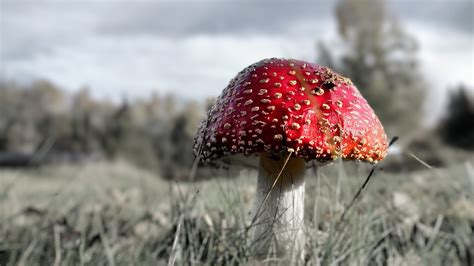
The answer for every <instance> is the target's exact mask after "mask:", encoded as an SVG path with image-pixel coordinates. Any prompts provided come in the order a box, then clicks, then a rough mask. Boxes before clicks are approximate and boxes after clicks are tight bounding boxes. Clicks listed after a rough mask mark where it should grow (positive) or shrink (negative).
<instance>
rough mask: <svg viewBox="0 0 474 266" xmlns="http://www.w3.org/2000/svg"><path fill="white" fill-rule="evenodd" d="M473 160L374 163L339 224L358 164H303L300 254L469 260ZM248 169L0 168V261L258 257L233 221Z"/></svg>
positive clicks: (360, 174) (251, 180)
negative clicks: (407, 165)
mask: <svg viewBox="0 0 474 266" xmlns="http://www.w3.org/2000/svg"><path fill="white" fill-rule="evenodd" d="M473 165H474V162H473V161H471V162H466V163H465V164H460V165H457V166H453V167H451V168H449V169H426V170H422V171H417V172H412V173H406V174H390V173H385V172H383V171H380V170H379V171H377V172H376V173H375V176H374V177H373V179H372V180H371V182H370V184H369V185H368V187H367V189H366V190H364V192H363V193H362V197H361V198H360V199H359V200H358V202H356V204H355V205H354V206H353V207H352V208H351V209H350V210H349V212H348V213H347V215H346V219H345V220H344V221H342V222H341V223H340V225H339V226H336V224H337V222H338V221H339V218H340V216H341V214H342V212H343V210H344V208H345V206H347V204H348V203H349V202H350V201H351V198H352V196H353V195H354V193H355V192H356V191H357V189H358V187H359V186H360V185H361V184H362V182H363V181H364V179H365V177H366V175H367V174H368V172H369V171H370V169H369V167H367V166H365V165H360V164H359V165H355V164H351V163H344V164H342V163H340V162H336V163H334V164H332V165H330V166H327V167H324V168H321V169H322V170H321V171H319V174H318V176H317V177H316V176H315V174H314V173H313V172H312V171H308V173H307V175H308V176H307V178H306V180H307V181H306V182H307V183H306V187H307V191H306V206H305V208H306V210H305V211H306V213H305V215H306V217H305V219H306V229H305V230H306V233H307V243H306V246H307V248H306V251H307V252H306V253H307V254H306V263H308V264H310V265H318V264H320V265H340V264H342V265H347V264H349V265H472V264H473V263H474V242H473V241H474V232H473V230H474V172H473V169H472V168H473ZM255 177H256V174H255V173H253V172H250V171H244V172H242V173H241V175H240V176H239V177H237V178H232V179H231V178H216V179H211V180H207V181H199V182H194V183H173V182H167V181H164V180H162V179H159V178H157V177H156V176H155V175H154V174H153V173H149V172H146V171H143V170H140V169H137V168H135V167H133V166H130V165H129V164H127V163H124V162H115V163H105V162H99V163H91V164H86V165H75V166H67V165H64V166H53V167H45V168H39V169H32V170H0V265H157V264H158V265H166V264H168V263H171V264H176V265H203V264H204V265H207V264H226V265H235V264H258V263H257V262H256V261H253V260H252V259H251V258H250V257H249V254H250V251H251V249H252V243H250V241H249V237H248V235H247V233H246V230H245V228H246V226H247V225H248V223H249V220H250V216H249V210H250V208H251V204H252V198H253V193H254V189H255V184H256V178H255ZM266 262H268V263H272V264H280V265H286V263H287V262H285V261H284V259H276V258H268V260H267V261H266Z"/></svg>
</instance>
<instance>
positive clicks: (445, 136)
mask: <svg viewBox="0 0 474 266" xmlns="http://www.w3.org/2000/svg"><path fill="white" fill-rule="evenodd" d="M447 110H448V112H447V114H446V116H445V117H444V118H443V119H442V120H441V122H440V125H439V127H438V130H439V133H440V135H441V138H442V140H443V141H444V142H445V143H447V144H449V145H451V146H454V147H458V148H462V149H466V150H474V122H473V121H474V94H472V93H471V94H470V93H469V90H468V89H467V88H466V87H465V86H463V85H460V86H459V87H458V88H456V89H454V90H452V91H451V93H450V97H449V102H448V108H447Z"/></svg>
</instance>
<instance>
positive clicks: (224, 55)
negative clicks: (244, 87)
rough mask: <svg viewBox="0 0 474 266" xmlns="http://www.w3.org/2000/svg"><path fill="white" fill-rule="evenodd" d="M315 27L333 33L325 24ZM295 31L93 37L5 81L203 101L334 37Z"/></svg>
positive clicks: (308, 55) (38, 59) (309, 54)
mask: <svg viewBox="0 0 474 266" xmlns="http://www.w3.org/2000/svg"><path fill="white" fill-rule="evenodd" d="M319 23H320V24H321V25H323V24H324V25H325V28H326V29H328V28H330V27H331V25H330V22H329V21H326V22H319ZM294 26H295V27H294V29H293V30H291V31H289V32H288V33H286V34H285V35H282V34H275V35H272V34H266V35H263V34H250V33H245V34H219V35H213V34H199V35H190V36H187V37H172V38H170V37H159V36H154V35H147V34H141V35H134V36H133V38H125V37H124V36H101V35H95V36H94V37H93V38H87V39H85V40H78V41H77V42H75V43H71V44H69V45H63V46H61V47H57V48H56V49H54V51H52V52H50V53H47V54H41V55H38V56H35V57H34V58H32V59H25V60H14V61H12V62H10V63H9V65H8V67H7V68H6V76H7V78H14V77H15V76H16V75H17V74H18V73H30V74H31V76H37V77H45V78H48V79H51V80H53V81H54V82H56V83H58V84H59V85H62V86H64V87H66V88H74V89H76V88H78V87H80V86H82V85H90V86H91V88H92V91H93V93H94V95H95V96H98V97H121V96H122V95H128V96H146V95H148V94H149V93H150V91H153V90H158V91H160V92H162V93H166V92H174V93H176V94H179V95H183V97H185V98H188V99H189V98H201V99H202V98H205V97H209V96H215V95H217V94H218V93H219V92H220V91H221V90H222V89H223V88H224V87H225V86H226V85H227V83H228V81H229V80H230V79H231V78H232V77H233V76H234V75H235V74H236V73H237V72H239V71H240V70H241V69H242V68H244V67H246V66H247V65H249V64H251V63H254V62H255V61H256V60H258V59H263V58H268V57H275V56H276V57H294V58H305V59H307V60H312V59H313V56H314V38H313V36H321V37H322V36H325V35H327V34H328V33H329V32H334V29H331V30H329V31H321V30H317V29H310V28H309V27H308V26H307V25H306V24H304V25H294ZM307 33H310V34H307ZM288 36H292V37H290V38H288Z"/></svg>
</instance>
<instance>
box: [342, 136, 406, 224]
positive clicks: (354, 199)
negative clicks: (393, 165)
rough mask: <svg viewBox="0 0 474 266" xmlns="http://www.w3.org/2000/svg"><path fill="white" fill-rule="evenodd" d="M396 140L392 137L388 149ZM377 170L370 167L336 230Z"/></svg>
mask: <svg viewBox="0 0 474 266" xmlns="http://www.w3.org/2000/svg"><path fill="white" fill-rule="evenodd" d="M397 140H398V137H397V136H395V137H393V138H392V139H391V140H390V143H389V144H388V147H389V148H390V146H392V145H393V144H394V143H395V142H396V141H397ZM376 168H377V165H374V166H373V167H372V169H371V170H370V173H369V175H368V176H367V178H366V179H365V181H364V183H363V184H362V186H361V187H360V188H359V190H358V191H357V193H356V194H355V195H354V197H353V198H352V200H351V202H350V203H349V205H347V207H346V209H345V210H344V211H343V212H342V214H341V218H340V219H339V222H338V223H337V224H336V228H338V227H339V225H340V224H341V223H342V221H344V218H345V216H346V213H347V212H348V211H349V209H350V208H351V207H352V205H353V204H354V203H355V201H356V200H357V198H358V197H359V196H360V194H361V193H362V190H364V188H365V187H366V186H367V184H368V183H369V181H370V178H371V177H372V176H373V175H374V172H375V169H376Z"/></svg>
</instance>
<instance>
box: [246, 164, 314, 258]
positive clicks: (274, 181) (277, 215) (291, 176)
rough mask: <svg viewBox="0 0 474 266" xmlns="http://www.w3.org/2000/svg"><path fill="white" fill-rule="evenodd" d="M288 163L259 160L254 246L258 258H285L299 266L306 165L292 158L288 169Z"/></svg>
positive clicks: (301, 249) (302, 237) (302, 249)
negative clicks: (297, 263) (297, 261)
mask: <svg viewBox="0 0 474 266" xmlns="http://www.w3.org/2000/svg"><path fill="white" fill-rule="evenodd" d="M286 159H287V158H281V159H278V160H275V159H271V158H269V157H268V156H267V155H261V156H260V165H259V172H258V184H257V193H256V199H255V203H254V204H255V205H254V210H253V213H252V218H253V220H252V229H253V231H252V243H251V244H252V247H255V248H253V250H254V252H255V254H254V256H255V257H258V258H266V257H269V256H270V257H273V256H276V257H280V258H283V257H285V258H288V259H290V258H291V260H292V261H293V262H296V261H295V260H301V259H303V256H304V252H303V251H304V245H305V236H304V231H303V229H304V221H303V218H304V194H305V185H304V172H305V161H304V159H302V158H292V157H291V158H290V159H289V160H288V162H287V163H286V165H285V161H286ZM282 168H284V169H283V170H282ZM280 172H281V174H280V176H279V177H278V174H279V173H280Z"/></svg>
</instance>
